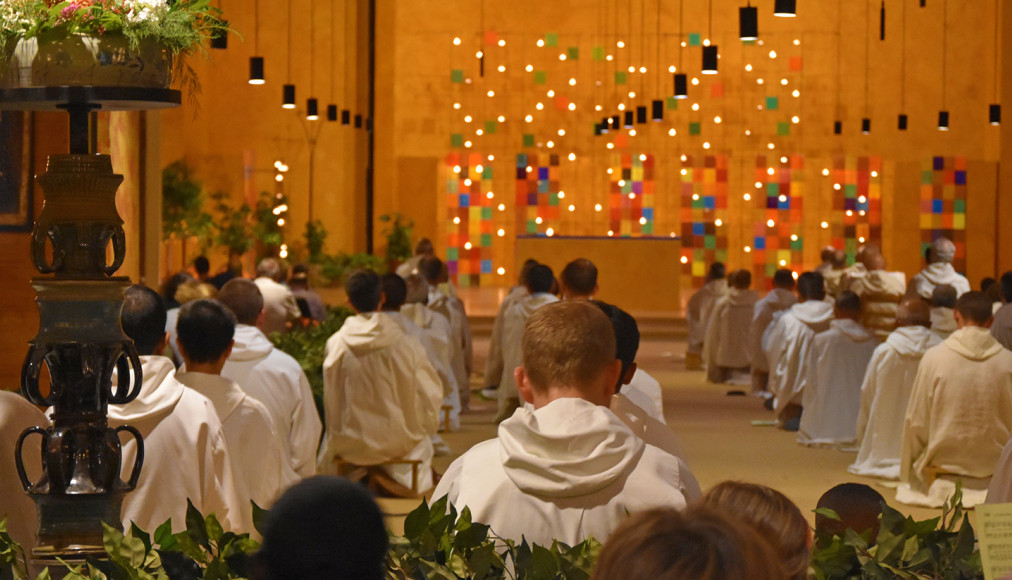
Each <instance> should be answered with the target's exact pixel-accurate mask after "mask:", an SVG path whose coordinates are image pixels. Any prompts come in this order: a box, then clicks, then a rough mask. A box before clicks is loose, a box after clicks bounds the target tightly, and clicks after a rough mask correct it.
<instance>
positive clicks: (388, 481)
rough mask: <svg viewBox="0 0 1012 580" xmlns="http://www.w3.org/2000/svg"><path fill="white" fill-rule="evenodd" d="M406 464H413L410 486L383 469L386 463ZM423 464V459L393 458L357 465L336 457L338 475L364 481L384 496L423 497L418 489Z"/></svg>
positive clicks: (367, 485)
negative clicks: (374, 463)
mask: <svg viewBox="0 0 1012 580" xmlns="http://www.w3.org/2000/svg"><path fill="white" fill-rule="evenodd" d="M405 464H406V465H410V466H411V487H410V488H407V487H404V485H402V484H400V483H398V482H397V481H395V480H394V479H393V478H392V477H390V475H389V474H387V472H386V471H384V470H383V466H384V465H405ZM421 464H422V460H421V459H391V460H389V461H384V462H382V463H378V464H376V465H356V464H354V463H350V462H348V461H345V460H343V459H341V458H340V457H335V458H334V465H335V467H337V474H338V475H340V476H341V477H344V478H347V479H350V480H351V481H354V482H364V483H365V485H366V487H368V488H369V489H370V490H372V492H373V493H375V494H376V495H380V496H383V497H402V498H412V497H421V493H419V491H418V468H419V466H421Z"/></svg>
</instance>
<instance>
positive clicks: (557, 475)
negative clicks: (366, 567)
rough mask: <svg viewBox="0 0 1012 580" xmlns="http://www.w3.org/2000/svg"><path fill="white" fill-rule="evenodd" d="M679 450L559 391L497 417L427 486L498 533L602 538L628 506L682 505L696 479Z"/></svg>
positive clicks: (539, 538) (547, 540)
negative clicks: (481, 438)
mask: <svg viewBox="0 0 1012 580" xmlns="http://www.w3.org/2000/svg"><path fill="white" fill-rule="evenodd" d="M694 483H695V480H694V479H693V478H691V477H690V475H689V474H688V468H687V467H686V466H685V463H684V462H683V461H681V460H680V459H678V458H676V457H673V456H671V455H669V454H667V453H665V452H663V451H661V450H660V449H658V448H656V447H654V446H652V445H649V444H646V443H644V442H643V441H642V440H641V439H639V438H638V437H637V436H636V435H634V434H633V433H632V431H630V430H629V428H628V427H626V426H625V425H624V424H623V423H622V421H621V420H620V419H619V418H618V417H616V416H615V414H614V413H612V412H611V411H610V410H608V409H606V408H604V407H600V406H598V405H595V404H593V403H590V402H588V401H585V400H583V399H578V398H563V399H557V400H555V401H552V402H551V403H549V404H547V405H545V406H544V407H542V408H540V409H538V410H536V411H529V410H527V409H524V408H520V409H518V410H517V411H516V413H515V414H514V415H513V416H512V417H510V418H509V419H507V420H505V421H503V422H502V423H500V425H499V437H498V439H491V440H489V441H485V442H484V443H479V444H478V445H475V446H474V447H472V448H471V450H470V451H468V452H467V453H465V454H464V455H462V456H460V457H459V458H457V460H456V461H454V462H453V463H452V464H451V465H450V467H449V469H447V471H446V474H444V476H443V479H442V480H440V482H439V485H438V486H437V487H436V490H435V491H434V492H433V496H432V497H434V498H440V497H442V496H444V495H447V496H448V498H449V501H450V503H451V504H452V505H454V506H457V507H458V509H460V508H463V507H464V506H467V507H469V508H470V510H471V515H472V518H473V520H474V521H476V522H481V523H485V524H488V525H489V526H491V528H492V531H493V532H494V533H496V534H497V535H499V536H500V537H503V538H511V539H514V540H516V541H517V542H518V543H519V542H520V538H521V536H523V537H525V538H526V539H527V541H528V542H534V543H537V544H540V545H542V546H550V545H551V544H552V542H553V541H554V540H558V541H560V542H564V543H566V544H569V545H571V546H572V545H575V544H577V543H579V542H581V541H583V540H584V539H585V538H587V537H591V536H592V537H594V538H597V539H598V540H600V541H602V542H603V541H605V540H606V539H607V538H608V536H609V535H610V534H611V532H612V531H613V530H614V529H615V528H616V527H617V526H618V525H619V524H620V523H621V522H622V521H623V520H625V518H626V517H627V516H628V514H630V513H635V512H638V511H643V510H647V509H651V508H655V507H674V508H682V507H684V506H685V505H686V503H687V501H691V500H693V499H695V497H696V494H698V489H692V488H693V487H695V486H694V485H693V484H694Z"/></svg>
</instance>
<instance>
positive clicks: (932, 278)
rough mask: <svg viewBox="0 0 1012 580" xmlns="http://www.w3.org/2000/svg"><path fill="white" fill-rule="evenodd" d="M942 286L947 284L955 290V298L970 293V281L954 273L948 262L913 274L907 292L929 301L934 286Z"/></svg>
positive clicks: (939, 263) (930, 266)
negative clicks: (914, 293)
mask: <svg viewBox="0 0 1012 580" xmlns="http://www.w3.org/2000/svg"><path fill="white" fill-rule="evenodd" d="M942 284H948V285H949V286H952V287H953V288H955V289H956V297H957V298H958V297H960V296H962V295H963V294H966V293H967V292H969V291H970V281H969V280H967V279H966V277H965V276H963V275H962V274H960V273H959V272H956V270H955V268H953V267H952V264H950V263H948V262H935V263H934V264H929V265H928V267H927V268H924V269H923V270H921V271H920V272H918V273H917V274H914V277H913V278H911V279H910V286H909V287H908V288H907V290H908V291H910V292H916V293H917V294H918V295H919V296H920V297H921V298H924V299H925V300H930V299H931V293H932V292H934V291H935V286H939V285H942Z"/></svg>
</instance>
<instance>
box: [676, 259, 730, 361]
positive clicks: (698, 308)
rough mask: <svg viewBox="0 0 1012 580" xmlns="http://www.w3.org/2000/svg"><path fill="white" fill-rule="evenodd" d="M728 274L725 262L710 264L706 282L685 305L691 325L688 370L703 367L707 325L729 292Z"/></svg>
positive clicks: (686, 352) (686, 319)
mask: <svg viewBox="0 0 1012 580" xmlns="http://www.w3.org/2000/svg"><path fill="white" fill-rule="evenodd" d="M726 274H727V269H726V268H725V267H724V264H722V263H720V262H714V263H713V264H710V272H709V274H708V275H707V277H706V284H704V285H703V287H702V288H700V289H699V290H696V292H695V293H694V294H693V295H692V296H690V297H689V301H688V302H687V303H686V305H685V322H686V324H687V325H688V327H689V345H688V347H687V348H686V350H685V368H686V369H688V370H699V369H701V368H703V342H704V341H705V340H706V326H707V324H709V322H710V312H711V311H712V310H713V306H714V304H716V303H717V299H718V298H720V297H721V296H723V295H724V294H726V293H727V280H725V279H724V276H726Z"/></svg>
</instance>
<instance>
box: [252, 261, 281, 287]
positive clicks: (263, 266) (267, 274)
mask: <svg viewBox="0 0 1012 580" xmlns="http://www.w3.org/2000/svg"><path fill="white" fill-rule="evenodd" d="M257 278H270V279H271V280H274V281H275V282H281V281H282V280H284V275H283V273H282V269H281V262H279V261H277V260H276V259H274V258H264V259H263V260H260V263H259V264H257Z"/></svg>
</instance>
